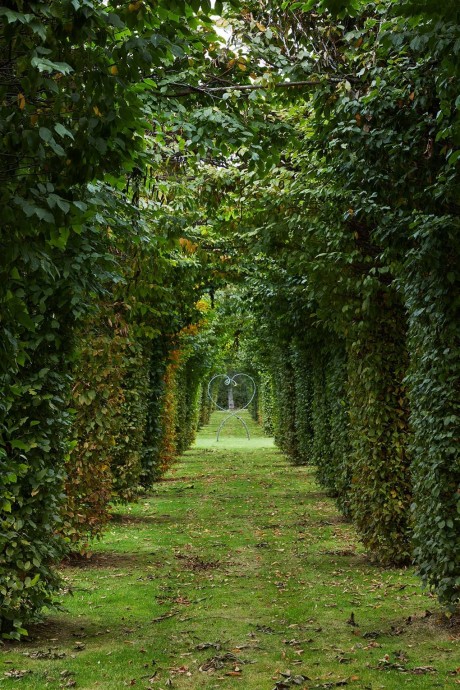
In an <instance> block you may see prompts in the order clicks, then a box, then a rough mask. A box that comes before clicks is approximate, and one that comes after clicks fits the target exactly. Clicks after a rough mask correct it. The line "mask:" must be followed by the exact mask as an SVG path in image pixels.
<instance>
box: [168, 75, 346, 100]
mask: <svg viewBox="0 0 460 690" xmlns="http://www.w3.org/2000/svg"><path fill="white" fill-rule="evenodd" d="M345 80H348V81H355V80H354V78H353V77H343V78H339V77H336V78H334V77H329V78H328V79H327V80H326V83H327V82H330V83H333V84H339V83H340V82H342V81H345ZM323 84H324V80H323V81H319V80H317V79H308V80H306V81H280V82H277V83H274V84H235V85H233V86H231V85H229V86H210V87H207V86H186V87H185V88H183V89H182V90H181V91H176V92H174V93H171V92H167V93H161V92H160V91H155V95H157V96H163V97H165V98H181V97H183V96H189V95H190V94H192V93H202V94H204V95H207V94H214V93H225V92H226V91H257V90H261V89H268V90H269V89H272V88H275V89H292V88H301V87H302V86H322V85H323Z"/></svg>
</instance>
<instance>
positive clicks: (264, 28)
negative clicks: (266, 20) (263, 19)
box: [256, 22, 267, 31]
mask: <svg viewBox="0 0 460 690" xmlns="http://www.w3.org/2000/svg"><path fill="white" fill-rule="evenodd" d="M256 26H257V28H258V29H259V31H266V30H267V27H266V26H264V25H263V24H261V23H260V22H256Z"/></svg>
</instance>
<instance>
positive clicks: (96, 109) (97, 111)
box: [93, 105, 102, 117]
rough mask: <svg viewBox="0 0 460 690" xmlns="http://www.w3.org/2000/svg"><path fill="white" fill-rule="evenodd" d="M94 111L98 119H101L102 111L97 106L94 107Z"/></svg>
mask: <svg viewBox="0 0 460 690" xmlns="http://www.w3.org/2000/svg"><path fill="white" fill-rule="evenodd" d="M93 110H94V114H95V115H97V117H101V115H102V113H101V111H100V110H99V108H98V107H97V105H95V106H94V107H93Z"/></svg>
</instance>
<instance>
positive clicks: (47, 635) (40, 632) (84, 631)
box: [4, 616, 109, 652]
mask: <svg viewBox="0 0 460 690" xmlns="http://www.w3.org/2000/svg"><path fill="white" fill-rule="evenodd" d="M28 630H29V635H28V637H25V638H24V639H23V640H21V641H20V642H16V641H15V640H11V641H4V649H6V650H9V649H10V650H12V651H19V652H21V651H23V650H26V649H28V648H29V647H32V646H33V647H37V646H38V645H41V644H43V645H46V646H47V649H48V648H51V649H53V648H56V647H57V646H58V645H62V644H71V643H73V644H78V642H79V641H84V639H85V638H87V637H97V636H100V635H103V634H109V633H107V631H106V630H105V629H104V630H101V627H100V625H97V624H95V623H94V622H93V621H91V620H90V619H89V618H82V617H79V618H78V620H76V619H73V620H72V619H69V618H68V617H66V618H56V617H54V616H50V617H49V618H47V619H46V621H43V622H42V623H34V624H33V625H29V626H28Z"/></svg>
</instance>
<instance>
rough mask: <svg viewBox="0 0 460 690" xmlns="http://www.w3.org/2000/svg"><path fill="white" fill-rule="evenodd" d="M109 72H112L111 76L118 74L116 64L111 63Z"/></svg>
mask: <svg viewBox="0 0 460 690" xmlns="http://www.w3.org/2000/svg"><path fill="white" fill-rule="evenodd" d="M110 74H113V76H115V75H117V74H118V67H117V66H116V65H112V67H111V68H110Z"/></svg>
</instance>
